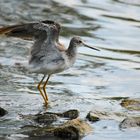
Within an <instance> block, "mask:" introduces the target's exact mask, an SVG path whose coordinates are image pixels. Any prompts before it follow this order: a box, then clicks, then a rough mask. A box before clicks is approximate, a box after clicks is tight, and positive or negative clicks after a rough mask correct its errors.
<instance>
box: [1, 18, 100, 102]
mask: <svg viewBox="0 0 140 140" xmlns="http://www.w3.org/2000/svg"><path fill="white" fill-rule="evenodd" d="M59 33H60V24H59V23H57V22H54V21H51V20H45V21H39V22H35V23H27V24H21V25H12V26H7V27H1V28H0V35H5V36H7V37H18V38H22V39H25V40H34V44H33V46H32V47H31V50H30V58H29V70H30V71H31V72H34V73H40V74H43V75H44V76H43V78H42V79H41V81H40V82H39V84H38V90H39V92H40V94H41V95H42V97H43V99H44V102H45V105H48V95H47V92H46V86H47V83H48V80H49V78H50V76H51V75H52V74H55V73H59V72H62V71H64V70H66V69H68V68H70V67H71V66H72V65H73V64H74V62H75V60H76V56H77V48H78V47H79V46H85V47H88V48H91V49H94V50H97V51H99V50H98V49H96V48H94V47H91V46H89V45H87V44H85V43H84V42H83V40H82V39H81V38H80V37H73V38H72V39H71V40H70V43H69V47H68V49H66V48H65V47H64V46H63V45H62V44H61V43H59ZM46 76H48V77H47V79H46V81H45V82H44V84H43V81H44V79H45V77H46Z"/></svg>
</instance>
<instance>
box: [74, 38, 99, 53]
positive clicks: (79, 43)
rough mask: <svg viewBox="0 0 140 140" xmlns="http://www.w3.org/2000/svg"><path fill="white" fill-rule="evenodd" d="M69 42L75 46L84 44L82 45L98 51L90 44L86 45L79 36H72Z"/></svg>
mask: <svg viewBox="0 0 140 140" xmlns="http://www.w3.org/2000/svg"><path fill="white" fill-rule="evenodd" d="M71 43H72V44H73V45H74V46H76V47H80V46H84V47H87V48H90V49H93V50H96V51H100V50H99V49H97V48H95V47H91V46H89V45H87V44H86V43H85V42H84V41H83V40H82V39H81V38H80V37H79V36H76V37H73V38H72V39H71Z"/></svg>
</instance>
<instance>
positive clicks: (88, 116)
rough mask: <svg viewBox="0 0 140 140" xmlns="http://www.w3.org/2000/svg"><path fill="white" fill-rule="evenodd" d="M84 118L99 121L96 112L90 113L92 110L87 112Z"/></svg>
mask: <svg viewBox="0 0 140 140" xmlns="http://www.w3.org/2000/svg"><path fill="white" fill-rule="evenodd" d="M86 118H87V119H88V120H89V121H91V122H96V121H99V120H100V118H99V117H98V116H97V115H96V114H94V113H92V112H89V113H88V114H87V116H86Z"/></svg>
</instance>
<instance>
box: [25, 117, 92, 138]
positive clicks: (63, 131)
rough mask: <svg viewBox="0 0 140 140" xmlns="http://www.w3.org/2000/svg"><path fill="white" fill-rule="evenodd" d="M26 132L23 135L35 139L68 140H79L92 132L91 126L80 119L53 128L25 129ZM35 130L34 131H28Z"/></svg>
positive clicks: (31, 127)
mask: <svg viewBox="0 0 140 140" xmlns="http://www.w3.org/2000/svg"><path fill="white" fill-rule="evenodd" d="M24 129H26V131H24V132H23V134H27V135H29V136H34V137H44V136H45V137H61V138H64V139H65V138H66V139H79V138H80V137H82V136H84V135H85V134H88V133H90V132H91V131H92V128H91V126H90V125H89V124H88V123H87V122H86V121H84V120H81V119H79V118H77V119H73V120H68V121H67V122H65V123H64V124H61V125H59V126H52V127H47V126H46V127H33V126H30V127H24ZM27 129H28V130H31V129H33V130H32V131H28V130H27Z"/></svg>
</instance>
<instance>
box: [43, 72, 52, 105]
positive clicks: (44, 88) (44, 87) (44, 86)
mask: <svg viewBox="0 0 140 140" xmlns="http://www.w3.org/2000/svg"><path fill="white" fill-rule="evenodd" d="M50 76H51V75H48V78H47V80H46V82H45V83H44V85H43V91H44V94H45V98H46V102H48V95H47V92H46V85H47V83H48V81H49V78H50Z"/></svg>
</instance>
